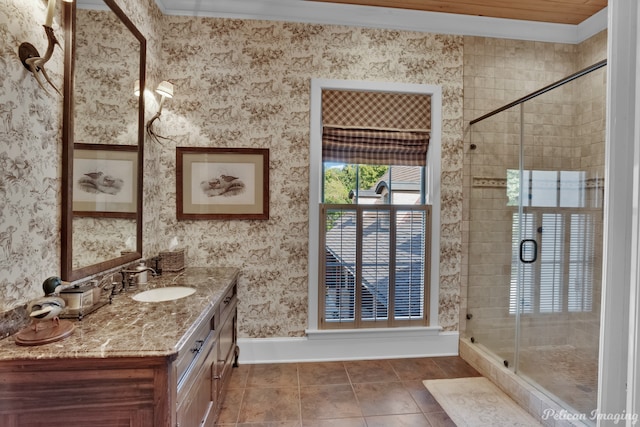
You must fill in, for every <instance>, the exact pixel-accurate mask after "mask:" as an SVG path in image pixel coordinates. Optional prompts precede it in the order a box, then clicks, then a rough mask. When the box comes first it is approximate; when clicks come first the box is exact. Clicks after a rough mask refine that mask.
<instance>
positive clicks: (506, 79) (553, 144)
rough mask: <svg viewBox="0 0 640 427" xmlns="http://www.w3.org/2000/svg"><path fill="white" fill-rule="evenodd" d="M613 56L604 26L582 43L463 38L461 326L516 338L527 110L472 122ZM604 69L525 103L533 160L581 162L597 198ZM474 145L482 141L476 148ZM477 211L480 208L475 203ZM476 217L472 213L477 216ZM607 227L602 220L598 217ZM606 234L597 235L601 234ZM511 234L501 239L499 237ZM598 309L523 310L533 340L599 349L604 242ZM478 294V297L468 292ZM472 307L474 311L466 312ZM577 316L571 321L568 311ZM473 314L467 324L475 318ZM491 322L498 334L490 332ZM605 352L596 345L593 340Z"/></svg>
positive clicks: (507, 340)
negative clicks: (513, 292)
mask: <svg viewBox="0 0 640 427" xmlns="http://www.w3.org/2000/svg"><path fill="white" fill-rule="evenodd" d="M605 55H606V32H602V33H600V34H598V35H596V36H594V37H592V38H590V39H589V40H587V41H585V42H583V43H582V44H580V45H560V44H554V43H534V42H524V41H512V40H506V41H505V40H496V39H488V38H481V37H466V38H465V58H464V63H465V81H464V84H465V110H464V114H465V148H464V150H465V167H464V171H465V175H464V203H463V242H464V243H463V263H462V264H463V281H462V282H463V289H462V291H461V295H462V304H461V310H460V312H461V330H462V331H464V332H467V334H469V333H470V332H471V330H472V332H473V335H474V338H476V339H478V338H479V339H480V340H482V339H483V338H486V339H491V341H492V342H493V343H494V344H495V346H496V347H505V348H509V347H512V346H513V338H514V330H513V326H514V325H513V318H512V317H509V315H508V306H509V282H510V276H511V244H510V241H511V232H512V214H513V209H514V208H512V207H507V206H506V205H507V194H506V180H505V177H506V169H517V168H518V155H519V140H520V125H519V122H520V109H519V107H514V108H513V109H511V110H509V111H506V112H503V113H500V114H498V115H497V116H494V117H492V118H490V119H487V120H486V121H483V122H480V123H477V124H475V125H474V126H473V131H471V130H470V128H469V121H470V120H472V119H474V118H477V117H479V116H481V115H483V114H485V113H487V112H489V111H491V110H493V109H495V108H498V107H500V106H502V105H505V104H507V103H509V102H511V101H513V100H516V99H518V98H520V97H522V96H524V95H526V94H528V93H530V92H532V91H534V90H536V89H539V88H542V87H544V86H546V85H548V84H549V83H552V82H554V81H557V80H560V79H562V78H564V77H566V76H568V75H570V74H572V73H574V72H576V71H578V70H580V69H582V68H584V67H586V66H588V65H591V64H593V63H595V62H597V61H599V60H601V59H604V58H605ZM605 78H606V77H605V71H603V70H600V71H598V72H596V73H593V74H592V75H590V76H588V77H583V78H582V79H581V80H579V81H576V82H574V83H573V84H570V85H567V86H565V87H562V88H559V89H557V90H555V91H552V92H549V93H547V94H545V95H543V96H541V97H539V98H537V99H536V100H533V101H529V102H528V103H527V104H526V107H525V114H524V123H525V125H524V134H525V141H526V144H525V147H524V157H525V165H526V166H525V168H526V169H536V170H541V169H550V168H555V169H559V170H583V171H586V172H587V174H588V178H589V181H588V182H589V183H590V189H589V190H588V191H587V193H588V197H589V198H590V199H591V200H590V203H592V205H593V204H599V206H600V207H601V200H602V195H603V193H602V180H601V178H602V174H603V170H604V130H605V129H604V127H605V121H604V113H605V111H604V105H605V87H606V85H605ZM470 144H476V147H477V148H476V149H475V150H470V148H469V147H470ZM471 210H473V217H471V216H470V212H471ZM470 218H473V221H470ZM600 226H601V224H600ZM601 238H602V236H601V234H599V235H598V236H596V239H600V241H601ZM500 242H503V243H500ZM595 259H596V261H595V265H596V266H597V268H596V270H595V271H594V277H595V278H596V280H597V283H598V285H597V286H595V289H594V294H593V301H594V309H593V311H592V313H591V314H587V313H580V314H578V315H572V316H571V318H569V316H568V315H566V314H565V315H554V316H549V317H546V319H545V321H544V322H540V321H539V320H536V321H535V323H532V322H531V319H527V318H523V327H524V328H526V329H527V334H526V337H529V338H531V341H530V342H525V343H523V344H524V345H528V344H530V345H538V344H571V345H574V346H577V347H585V346H588V347H589V348H590V349H591V350H594V345H597V339H594V338H593V337H594V336H596V337H597V335H598V331H597V328H598V313H599V300H600V293H599V279H600V262H599V261H598V260H601V251H600V252H599V253H596V257H595ZM472 299H473V304H470V301H471V300H472ZM468 306H473V307H474V309H473V310H472V311H473V319H472V320H471V321H468V320H467V319H466V317H465V315H466V313H467V307H468ZM569 319H571V322H568V320H569ZM467 322H469V323H467ZM489 331H492V333H491V337H489V336H488V335H486V334H487V333H488V332H489ZM595 351H596V352H597V348H595Z"/></svg>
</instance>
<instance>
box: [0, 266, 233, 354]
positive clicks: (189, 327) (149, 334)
mask: <svg viewBox="0 0 640 427" xmlns="http://www.w3.org/2000/svg"><path fill="white" fill-rule="evenodd" d="M238 274H239V271H238V269H237V268H208V267H190V268H186V269H185V270H183V271H182V272H179V273H167V272H165V273H163V274H162V276H159V277H152V276H151V275H149V280H148V282H147V284H144V285H138V288H137V289H134V290H130V291H128V292H126V293H125V292H122V293H120V294H118V295H116V296H114V297H113V301H112V303H111V304H107V305H105V306H104V307H101V308H99V309H98V310H96V311H94V312H93V313H91V314H89V315H87V316H85V317H84V319H82V320H71V321H72V322H73V323H74V325H75V330H74V332H73V334H72V335H71V336H69V337H67V338H64V339H62V340H61V341H57V342H53V343H50V344H44V345H39V346H19V345H17V344H16V343H15V340H14V338H13V336H9V337H8V338H5V339H3V340H0V361H3V360H5V361H6V360H18V359H23V360H24V359H61V358H107V357H109V358H112V357H150V356H172V355H175V354H177V351H178V350H179V349H180V347H181V346H182V345H183V344H184V342H185V340H186V339H187V338H188V337H189V335H190V334H191V333H192V332H193V330H194V328H195V327H196V326H197V325H198V324H199V323H200V321H201V320H203V319H205V318H206V317H207V316H209V314H210V313H211V312H212V310H213V309H214V308H215V307H216V306H217V305H218V304H219V302H220V299H221V298H222V296H223V295H224V294H225V292H226V291H227V290H228V289H229V287H230V285H231V284H232V283H233V282H234V281H235V280H236V279H237V277H238ZM176 285H177V286H187V287H193V288H195V289H196V292H195V293H194V294H192V295H190V296H187V297H184V298H181V299H178V300H173V301H166V302H138V301H135V300H134V299H133V298H132V297H133V295H135V294H136V293H138V292H141V291H144V290H147V289H153V288H157V287H164V286H176ZM69 320H70V319H69Z"/></svg>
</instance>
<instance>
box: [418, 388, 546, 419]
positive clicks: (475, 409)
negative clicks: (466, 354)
mask: <svg viewBox="0 0 640 427" xmlns="http://www.w3.org/2000/svg"><path fill="white" fill-rule="evenodd" d="M423 383H424V385H425V387H427V390H429V392H430V393H431V394H432V395H433V397H434V398H435V399H436V400H437V401H438V403H439V404H440V406H442V409H444V411H445V412H446V413H447V415H449V418H451V420H453V422H454V423H456V425H457V426H458V427H481V426H491V427H502V426H505V427H514V426H519V427H532V426H541V425H542V424H540V423H539V422H538V421H536V419H535V418H533V417H532V416H531V415H530V414H529V413H528V412H527V411H525V410H524V409H522V408H521V407H520V406H518V404H517V403H516V402H514V401H513V400H512V399H511V398H510V397H509V396H507V395H506V394H505V393H504V392H503V391H502V390H500V389H499V388H498V387H497V386H496V385H494V384H493V383H492V382H491V381H489V380H488V379H486V378H484V377H473V378H454V379H448V380H426V381H423Z"/></svg>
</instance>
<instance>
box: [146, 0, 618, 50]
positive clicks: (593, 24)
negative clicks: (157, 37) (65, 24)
mask: <svg viewBox="0 0 640 427" xmlns="http://www.w3.org/2000/svg"><path fill="white" fill-rule="evenodd" d="M155 1H156V3H157V5H158V7H159V8H160V10H161V11H162V12H163V13H164V14H165V15H180V16H198V17H217V18H234V19H256V20H269V21H293V22H304V23H315V24H330V25H347V26H356V27H370V28H383V29H396V30H404V31H417V32H426V33H436V34H456V35H468V36H481V37H496V38H507V39H515V40H531V41H542V42H557V43H570V44H575V43H580V42H582V41H584V40H586V39H587V38H589V37H591V36H593V35H595V34H597V33H599V32H600V31H602V30H604V29H606V28H607V9H606V8H605V9H603V10H602V11H600V12H598V13H597V14H595V15H593V16H592V17H591V18H589V19H587V20H585V21H584V22H582V23H580V24H579V25H569V24H552V23H545V22H534V21H522V20H515V19H503V18H488V17H482V16H470V15H457V14H450V13H438V12H422V11H415V10H405V9H396V8H385V7H372V6H358V5H349V4H337V3H324V2H314V1H305V0H218V1H212V0H210V1H202V0H155Z"/></svg>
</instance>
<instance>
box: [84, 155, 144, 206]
mask: <svg viewBox="0 0 640 427" xmlns="http://www.w3.org/2000/svg"><path fill="white" fill-rule="evenodd" d="M137 180H138V147H136V146H135V145H102V144H82V143H77V144H74V148H73V184H72V185H73V193H72V194H73V215H74V216H93V217H113V218H135V217H136V208H137V201H138V194H137V188H138V182H137Z"/></svg>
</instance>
